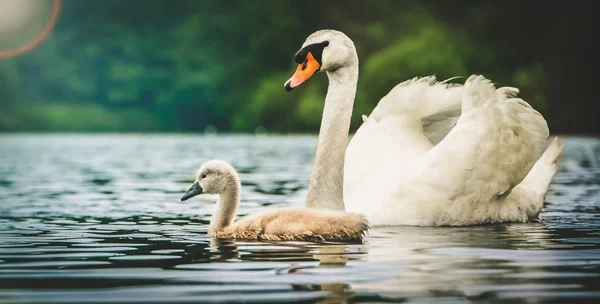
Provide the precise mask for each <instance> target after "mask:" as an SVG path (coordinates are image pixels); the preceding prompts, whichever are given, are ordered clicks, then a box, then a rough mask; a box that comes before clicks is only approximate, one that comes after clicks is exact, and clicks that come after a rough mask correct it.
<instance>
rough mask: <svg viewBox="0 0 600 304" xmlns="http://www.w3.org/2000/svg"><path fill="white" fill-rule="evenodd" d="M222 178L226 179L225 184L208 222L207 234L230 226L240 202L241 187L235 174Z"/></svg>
mask: <svg viewBox="0 0 600 304" xmlns="http://www.w3.org/2000/svg"><path fill="white" fill-rule="evenodd" d="M224 178H226V179H227V184H226V186H225V188H224V189H223V191H222V192H221V193H220V194H219V200H218V201H217V208H216V210H215V213H214V214H213V216H212V218H211V220H210V227H209V228H208V230H209V234H214V233H215V232H217V231H220V230H223V229H224V228H225V227H227V226H229V225H231V223H232V222H233V218H234V217H235V214H236V213H237V209H238V205H239V202H240V189H241V185H240V181H239V178H238V177H237V174H235V173H231V174H227V175H225V176H224Z"/></svg>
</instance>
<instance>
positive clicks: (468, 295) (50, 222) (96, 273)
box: [0, 135, 600, 303]
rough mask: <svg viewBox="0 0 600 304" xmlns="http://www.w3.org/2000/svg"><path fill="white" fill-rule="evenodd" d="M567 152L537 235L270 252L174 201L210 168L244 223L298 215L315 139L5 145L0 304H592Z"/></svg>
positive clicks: (585, 194)
mask: <svg viewBox="0 0 600 304" xmlns="http://www.w3.org/2000/svg"><path fill="white" fill-rule="evenodd" d="M563 142H564V143H565V145H566V149H565V152H564V155H563V157H562V159H561V167H560V171H559V173H558V175H557V177H556V179H555V182H554V184H553V185H552V189H551V192H550V193H549V195H548V197H547V203H546V205H545V208H544V210H543V212H542V214H541V217H540V218H541V219H540V221H539V222H536V223H528V224H505V225H489V226H476V227H462V228H423V227H379V228H374V229H373V230H372V232H371V234H370V236H369V237H368V238H367V239H366V240H365V241H364V242H363V243H312V242H272V243H268V242H256V241H233V240H216V239H212V238H210V237H208V236H207V235H206V233H207V227H208V222H209V218H210V215H211V213H212V210H213V208H214V207H215V206H214V200H213V198H211V197H199V198H194V199H192V200H189V201H186V202H183V203H182V202H180V201H179V198H180V197H181V195H182V194H183V193H184V192H185V190H186V189H187V188H188V187H189V186H190V185H191V183H192V181H193V179H194V175H195V173H196V170H197V168H198V167H199V166H200V165H201V164H202V163H203V162H204V161H206V160H208V159H213V158H220V159H224V160H227V161H229V162H231V163H232V164H233V165H234V166H235V167H236V168H237V169H238V170H239V171H240V177H241V179H242V184H243V192H242V204H241V208H240V211H239V213H240V215H245V214H248V213H251V212H254V211H257V210H263V209H268V208H279V207H284V206H302V204H303V199H304V197H305V195H306V188H307V185H308V180H309V177H310V171H311V168H312V159H313V157H314V151H315V144H316V137H313V136H291V137H285V136H261V137H255V136H233V135H227V136H195V135H0V155H1V158H0V303H83V302H86V303H107V302H118V303H146V302H152V303H162V302H174V303H187V302H195V303H197V302H251V303H267V302H313V301H316V302H320V303H343V302H346V301H349V302H406V303H431V302H437V303H470V302H476V303H505V302H509V301H510V302H527V303H574V302H578V303H579V302H590V303H599V302H600V140H599V139H594V138H583V137H566V138H563Z"/></svg>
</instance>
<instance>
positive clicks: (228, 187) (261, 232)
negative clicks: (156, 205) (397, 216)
mask: <svg viewBox="0 0 600 304" xmlns="http://www.w3.org/2000/svg"><path fill="white" fill-rule="evenodd" d="M240 189H241V186H240V180H239V178H238V175H237V172H236V171H235V169H234V168H233V167H232V166H231V165H230V164H229V163H227V162H225V161H222V160H211V161H208V162H206V163H204V164H203V165H202V167H201V168H200V170H199V171H198V176H197V178H196V181H195V182H194V184H193V185H192V187H191V188H190V189H189V190H188V191H187V192H186V193H185V194H184V195H183V196H182V197H181V200H182V201H185V200H187V199H189V198H191V197H194V196H196V195H199V194H203V193H207V194H218V195H219V201H218V203H217V210H216V211H215V213H214V214H213V216H212V218H211V220H210V227H209V229H208V234H209V235H210V236H212V237H216V238H233V239H255V240H256V239H260V240H271V241H294V240H360V239H362V238H363V237H364V236H365V235H366V234H367V232H368V230H369V223H368V221H367V220H366V218H365V217H364V215H361V214H356V213H347V212H342V211H332V210H315V209H308V208H285V209H277V210H270V211H265V212H261V213H256V214H252V215H249V216H246V217H244V218H242V219H240V220H238V221H235V222H233V218H234V217H235V214H236V212H237V209H238V205H239V203H240Z"/></svg>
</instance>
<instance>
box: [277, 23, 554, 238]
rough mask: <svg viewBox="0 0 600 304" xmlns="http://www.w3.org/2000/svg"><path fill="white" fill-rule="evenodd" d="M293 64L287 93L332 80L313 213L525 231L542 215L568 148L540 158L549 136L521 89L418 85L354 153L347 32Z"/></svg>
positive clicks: (388, 109) (352, 65) (386, 104)
mask: <svg viewBox="0 0 600 304" xmlns="http://www.w3.org/2000/svg"><path fill="white" fill-rule="evenodd" d="M295 60H296V62H297V63H298V64H299V66H298V69H297V70H296V73H295V74H294V75H293V76H292V78H291V79H290V80H289V81H288V82H286V84H285V88H286V90H287V91H291V90H292V89H293V88H295V87H297V86H299V85H300V84H302V83H303V82H304V81H306V80H307V79H308V78H310V77H311V76H312V75H313V74H314V73H316V72H319V71H325V72H327V76H328V78H329V87H328V90H327V97H326V100H325V106H324V110H323V120H322V122H321V129H320V133H319V139H318V146H317V153H316V157H315V164H314V169H313V173H312V177H311V180H310V184H309V188H308V194H307V201H306V205H307V206H308V207H315V208H326V209H338V210H344V204H345V208H346V209H347V210H348V211H352V212H358V213H362V214H365V215H366V216H367V218H368V219H369V221H370V222H371V224H373V225H419V226H446V225H450V226H462V225H474V224H483V223H496V222H525V221H527V220H528V219H531V218H535V217H537V216H538V214H539V213H540V211H541V209H542V206H543V202H544V198H545V195H546V192H547V191H548V188H549V185H550V182H551V180H552V178H553V176H554V174H555V172H556V161H557V158H558V157H559V155H560V153H561V151H562V145H560V144H559V143H558V141H557V140H556V139H555V140H554V141H553V142H552V144H551V145H550V147H549V148H548V149H547V150H546V152H545V153H544V155H543V156H541V157H540V154H541V152H542V149H543V146H544V143H545V140H546V139H547V137H548V134H549V131H548V126H547V124H546V121H545V120H544V118H543V117H542V116H541V115H540V114H539V113H538V112H537V111H535V110H534V109H533V108H532V107H531V106H530V105H529V104H528V103H526V102H525V101H523V100H521V99H518V98H514V96H515V95H516V94H517V92H518V90H517V89H515V88H510V87H503V88H499V89H496V88H495V87H494V85H493V84H492V83H491V82H490V81H489V80H487V79H485V78H484V77H482V76H471V77H469V78H468V79H467V81H466V82H465V84H464V86H463V85H456V84H453V85H450V84H446V83H442V82H436V80H435V78H434V77H424V78H415V79H412V80H409V81H406V82H403V83H401V84H399V85H397V86H396V87H395V88H393V89H392V90H391V91H390V92H389V93H388V94H387V95H386V96H385V97H384V98H383V99H381V101H380V102H379V104H378V105H377V107H376V108H375V109H374V110H373V112H372V113H371V115H370V116H369V117H368V118H366V117H364V116H363V120H364V122H363V124H362V125H361V126H360V128H359V129H358V130H357V132H356V134H355V135H354V137H353V138H352V141H351V142H350V144H349V145H348V144H347V143H348V131H349V126H350V117H351V115H352V106H353V103H354V96H355V93H356V85H357V81H358V56H357V54H356V50H355V48H354V43H353V42H352V40H350V38H348V37H347V36H346V35H345V34H343V33H341V32H339V31H334V30H322V31H318V32H315V33H313V34H312V35H310V36H309V37H308V38H307V39H306V42H305V43H304V44H303V46H302V48H301V50H300V51H299V52H298V53H297V54H296V57H295ZM384 72H385V71H384ZM346 148H347V151H346ZM536 161H537V163H536Z"/></svg>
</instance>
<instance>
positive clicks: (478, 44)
mask: <svg viewBox="0 0 600 304" xmlns="http://www.w3.org/2000/svg"><path fill="white" fill-rule="evenodd" d="M591 2H592V1H590V2H589V3H588V2H583V1H582V2H578V3H575V4H573V3H571V2H560V3H559V2H556V3H552V4H550V3H548V2H545V1H524V2H521V1H503V2H500V1H459V2H449V1H441V0H439V1H425V2H422V1H392V0H379V1H372V2H369V1H355V0H352V1H316V0H306V1H278V0H272V1H260V2H255V1H233V0H225V1H191V0H190V1H185V0H181V1H166V0H165V1H158V0H148V1H143V2H141V1H120V0H119V1H117V0H104V1H100V0H89V1H78V0H64V1H63V11H62V12H61V16H60V19H59V22H58V24H57V26H56V28H55V29H54V31H53V33H52V34H51V36H50V37H49V38H48V39H47V40H45V41H44V42H43V43H42V44H41V45H40V46H39V47H38V48H37V49H35V50H33V51H32V52H30V53H28V54H25V55H23V56H20V57H17V58H12V59H0V93H1V95H0V130H4V131H194V130H204V129H205V128H206V127H207V126H211V128H212V127H216V128H217V129H218V130H220V131H236V132H237V131H242V132H253V131H255V130H256V129H257V128H259V129H260V130H264V129H265V128H266V129H267V130H268V131H274V132H314V131H316V130H318V126H319V123H320V119H321V112H322V108H323V101H324V98H325V91H326V87H327V79H326V77H325V76H324V75H317V76H315V77H313V78H315V79H313V80H311V81H309V83H308V84H307V85H304V86H302V87H301V88H299V89H297V90H295V91H294V92H293V93H286V92H285V91H284V90H283V83H284V82H285V81H286V80H287V79H288V78H289V77H290V76H291V74H292V73H293V72H294V69H295V67H294V66H295V64H294V61H293V55H294V53H295V52H296V51H297V50H298V48H299V47H300V46H301V44H302V43H303V41H304V39H305V38H306V37H307V36H308V35H309V34H310V33H312V32H313V31H315V30H318V29H322V28H335V29H339V30H342V31H344V32H345V33H346V34H348V36H350V37H351V38H352V39H353V40H354V41H355V44H356V46H357V50H358V52H359V57H360V63H361V74H360V80H359V88H358V93H357V99H356V104H355V113H354V116H353V128H355V127H356V126H358V124H359V121H360V115H361V114H368V113H370V112H371V110H372V109H373V107H374V106H375V105H376V104H377V102H378V100H379V99H380V98H381V97H383V96H384V95H385V94H386V93H387V92H388V91H389V90H390V89H391V88H392V87H393V86H394V85H396V84H397V83H399V82H402V81H404V80H406V79H409V78H413V77H415V76H426V75H431V74H435V75H437V76H438V78H439V79H446V78H450V77H454V76H464V77H467V76H469V75H470V74H474V73H480V74H484V75H485V76H487V77H488V78H491V79H493V80H494V81H495V82H496V83H498V84H499V85H510V86H515V87H519V88H521V92H522V93H521V97H523V98H524V99H526V100H528V101H529V102H530V103H531V104H532V105H533V106H534V107H536V108H537V109H539V110H540V111H541V112H542V113H543V114H545V116H546V117H547V119H548V121H549V123H550V125H551V128H552V131H554V132H579V133H599V132H600V130H598V129H597V127H596V126H595V120H596V119H595V114H593V113H595V111H597V110H600V108H599V106H598V101H597V100H595V98H597V94H595V93H594V91H593V87H594V86H593V85H592V84H591V77H590V76H591V74H592V73H593V72H595V71H593V70H591V69H590V67H589V65H588V60H589V59H590V58H592V57H595V55H594V54H592V53H593V52H591V51H589V48H587V47H586V43H587V39H591V37H592V36H591V35H592V32H591V31H592V28H593V27H592V26H593V25H592V24H591V23H592V22H596V23H597V21H595V20H594V19H593V17H592V15H591V13H590V11H592V10H591V5H592V4H591ZM594 110H595V111H594ZM575 119H576V120H577V121H574V120H575Z"/></svg>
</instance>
